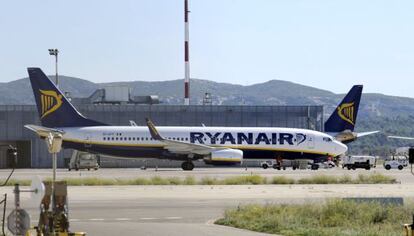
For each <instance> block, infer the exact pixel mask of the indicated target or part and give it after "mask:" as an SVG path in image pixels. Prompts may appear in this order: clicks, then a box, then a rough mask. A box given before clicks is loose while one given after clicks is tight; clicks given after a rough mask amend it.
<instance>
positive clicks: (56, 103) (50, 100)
mask: <svg viewBox="0 0 414 236" xmlns="http://www.w3.org/2000/svg"><path fill="white" fill-rule="evenodd" d="M40 103H41V105H42V115H41V117H40V119H43V118H44V117H46V116H47V115H49V114H51V113H53V112H54V111H56V110H57V109H58V108H59V107H60V106H62V95H58V94H57V93H56V92H55V91H53V90H40Z"/></svg>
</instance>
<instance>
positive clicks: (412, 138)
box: [388, 136, 414, 140]
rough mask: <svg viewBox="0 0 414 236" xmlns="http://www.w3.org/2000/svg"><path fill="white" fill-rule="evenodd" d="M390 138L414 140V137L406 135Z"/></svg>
mask: <svg viewBox="0 0 414 236" xmlns="http://www.w3.org/2000/svg"><path fill="white" fill-rule="evenodd" d="M388 138H393V139H405V140H414V137H404V136H388Z"/></svg>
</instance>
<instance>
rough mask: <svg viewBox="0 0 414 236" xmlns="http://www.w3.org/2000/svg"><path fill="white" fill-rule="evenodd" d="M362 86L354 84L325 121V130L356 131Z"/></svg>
mask: <svg viewBox="0 0 414 236" xmlns="http://www.w3.org/2000/svg"><path fill="white" fill-rule="evenodd" d="M362 88H363V86H362V85H354V86H353V87H352V89H351V90H350V91H349V93H348V94H347V95H346V96H345V98H344V99H343V100H342V102H341V103H340V104H339V105H338V106H337V107H336V109H335V110H334V112H333V113H332V115H331V116H330V117H329V119H328V120H327V121H326V122H325V132H329V133H339V132H342V131H351V132H352V131H354V128H355V123H356V119H357V115H358V109H359V102H360V100H361V95H362Z"/></svg>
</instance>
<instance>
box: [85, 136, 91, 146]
mask: <svg viewBox="0 0 414 236" xmlns="http://www.w3.org/2000/svg"><path fill="white" fill-rule="evenodd" d="M90 147H92V135H91V133H86V137H85V148H90Z"/></svg>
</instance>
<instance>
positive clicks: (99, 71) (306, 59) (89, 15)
mask: <svg viewBox="0 0 414 236" xmlns="http://www.w3.org/2000/svg"><path fill="white" fill-rule="evenodd" d="M189 1H190V10H191V13H190V64H191V77H192V78H198V79H206V80H212V81H217V82H225V83H234V84H243V85H250V84H255V83H262V82H265V81H268V80H272V79H279V80H286V81H291V82H295V83H300V84H304V85H309V86H313V87H318V88H321V89H326V90H330V91H332V92H335V93H346V92H347V91H348V90H349V89H350V88H351V86H352V85H353V84H363V85H364V92H370V93H384V94H388V95H396V96H408V97H414V94H413V93H412V92H411V91H412V89H414V14H413V12H414V1H412V0H406V1H405V0H395V1H389V0H364V1H360V0H343V1H337V0H208V1H206V0H189ZM183 5H184V0H146V1H144V0H116V1H115V0H112V1H106V0H87V1H85V0H71V1H63V0H61V1H56V0H42V1H30V0H13V1H1V2H0V65H1V66H0V82H9V81H13V80H16V79H20V78H23V77H27V72H26V67H30V66H31V67H41V68H42V69H43V70H44V71H45V72H46V73H47V74H53V73H54V59H53V57H51V56H49V55H48V51H47V49H48V48H58V49H59V50H60V54H59V73H60V74H63V75H68V76H74V77H78V78H83V79H87V80H90V81H93V82H112V81H133V80H145V81H160V80H174V79H181V78H183V77H184V51H183V48H184V43H183V40H184V22H183V21H184V16H183V14H184V13H183V8H184V6H183Z"/></svg>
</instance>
